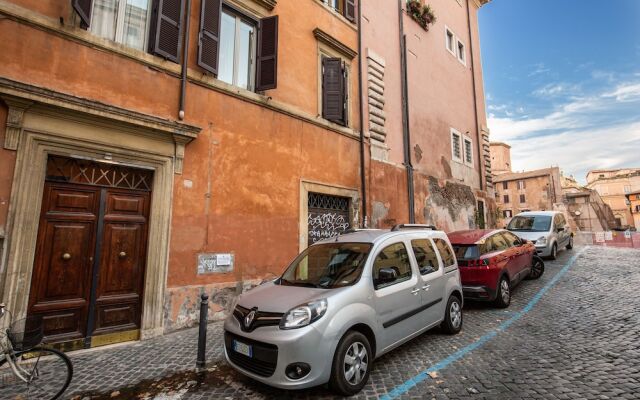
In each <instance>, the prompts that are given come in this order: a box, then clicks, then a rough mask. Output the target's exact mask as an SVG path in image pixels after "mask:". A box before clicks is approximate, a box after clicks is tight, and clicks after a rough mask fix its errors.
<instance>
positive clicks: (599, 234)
mask: <svg viewBox="0 0 640 400" xmlns="http://www.w3.org/2000/svg"><path fill="white" fill-rule="evenodd" d="M596 242H597V243H604V232H596Z"/></svg>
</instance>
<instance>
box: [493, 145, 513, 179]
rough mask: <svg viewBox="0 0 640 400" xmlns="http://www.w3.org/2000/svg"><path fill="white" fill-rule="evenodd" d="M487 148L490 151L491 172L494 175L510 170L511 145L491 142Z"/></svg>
mask: <svg viewBox="0 0 640 400" xmlns="http://www.w3.org/2000/svg"><path fill="white" fill-rule="evenodd" d="M489 148H490V152H491V172H492V173H493V174H494V175H500V174H505V173H508V172H511V146H509V145H508V144H506V143H503V142H492V143H491V144H490V146H489Z"/></svg>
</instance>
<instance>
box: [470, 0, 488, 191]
mask: <svg viewBox="0 0 640 400" xmlns="http://www.w3.org/2000/svg"><path fill="white" fill-rule="evenodd" d="M469 1H470V0H467V25H468V27H469V51H470V52H471V83H472V85H473V110H474V112H475V115H476V137H477V138H478V174H479V175H480V190H482V187H483V184H482V179H483V174H482V172H483V171H482V165H483V163H484V161H482V160H483V158H482V150H481V147H482V134H481V132H480V118H479V117H478V96H477V94H476V69H475V67H474V62H473V61H474V59H475V57H474V56H473V54H474V53H473V36H472V35H471V9H470V7H469Z"/></svg>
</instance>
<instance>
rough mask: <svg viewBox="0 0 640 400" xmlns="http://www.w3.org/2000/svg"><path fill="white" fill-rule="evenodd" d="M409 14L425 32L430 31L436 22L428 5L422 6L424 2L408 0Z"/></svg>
mask: <svg viewBox="0 0 640 400" xmlns="http://www.w3.org/2000/svg"><path fill="white" fill-rule="evenodd" d="M407 14H409V16H410V17H411V18H413V20H414V21H416V22H417V23H418V24H419V25H420V26H421V27H422V28H423V29H424V30H425V31H428V30H429V25H431V24H433V23H435V22H436V15H435V13H434V12H433V9H431V6H430V5H428V4H422V0H407Z"/></svg>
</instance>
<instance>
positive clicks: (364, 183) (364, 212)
mask: <svg viewBox="0 0 640 400" xmlns="http://www.w3.org/2000/svg"><path fill="white" fill-rule="evenodd" d="M362 75H363V72H362V1H359V2H358V91H359V95H360V190H361V192H362V195H361V196H362V227H363V228H367V226H368V225H369V224H368V221H367V181H366V174H365V169H364V167H365V165H364V164H365V162H364V99H363V96H364V93H363V90H362V79H363V78H362Z"/></svg>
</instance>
